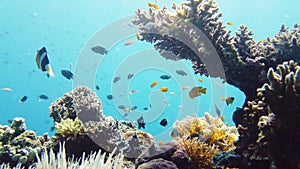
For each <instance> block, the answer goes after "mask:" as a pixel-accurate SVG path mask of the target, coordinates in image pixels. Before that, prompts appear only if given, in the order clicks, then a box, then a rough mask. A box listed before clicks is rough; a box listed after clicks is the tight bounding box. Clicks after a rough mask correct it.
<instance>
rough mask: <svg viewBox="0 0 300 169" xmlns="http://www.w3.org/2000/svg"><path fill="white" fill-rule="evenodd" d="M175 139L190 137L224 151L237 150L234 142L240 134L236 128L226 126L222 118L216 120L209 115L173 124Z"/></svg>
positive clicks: (189, 117)
mask: <svg viewBox="0 0 300 169" xmlns="http://www.w3.org/2000/svg"><path fill="white" fill-rule="evenodd" d="M171 136H172V137H173V138H175V139H176V138H178V137H184V136H186V137H189V138H197V140H198V141H200V142H206V143H208V144H215V145H218V146H219V148H220V149H221V150H222V151H231V150H233V149H235V146H234V142H235V141H236V140H238V137H239V134H238V131H237V129H236V128H235V127H233V126H231V127H229V126H228V125H225V124H224V123H223V121H222V119H220V118H218V117H217V118H214V117H213V116H211V115H210V114H209V113H205V116H204V117H192V116H187V117H186V118H185V119H183V120H181V121H176V122H175V123H174V124H173V130H172V132H171Z"/></svg>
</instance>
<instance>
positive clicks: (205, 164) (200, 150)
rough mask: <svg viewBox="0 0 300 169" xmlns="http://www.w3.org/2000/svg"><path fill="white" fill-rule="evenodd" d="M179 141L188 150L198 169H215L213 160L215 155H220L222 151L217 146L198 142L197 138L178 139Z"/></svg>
mask: <svg viewBox="0 0 300 169" xmlns="http://www.w3.org/2000/svg"><path fill="white" fill-rule="evenodd" d="M177 141H178V142H179V143H180V144H181V145H182V147H183V148H184V149H185V150H186V152H187V153H188V155H189V157H190V158H191V159H192V161H193V162H194V163H195V164H196V165H197V167H199V168H203V169H211V168H214V165H213V164H212V159H213V157H214V156H215V155H218V154H220V150H219V148H218V147H217V146H216V145H214V144H212V145H209V144H207V143H205V142H201V141H198V140H197V138H193V139H187V138H177Z"/></svg>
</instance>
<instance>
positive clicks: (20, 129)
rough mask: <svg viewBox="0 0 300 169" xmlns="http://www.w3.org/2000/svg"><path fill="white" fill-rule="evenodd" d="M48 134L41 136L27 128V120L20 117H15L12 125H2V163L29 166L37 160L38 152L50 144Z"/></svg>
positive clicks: (0, 135) (0, 132)
mask: <svg viewBox="0 0 300 169" xmlns="http://www.w3.org/2000/svg"><path fill="white" fill-rule="evenodd" d="M47 136H48V135H47V134H45V137H44V138H40V137H37V136H36V134H35V132H34V131H32V130H26V124H25V120H24V119H23V118H20V117H16V118H14V119H13V121H12V123H11V126H10V127H9V126H2V125H0V164H2V163H6V164H7V165H9V166H17V165H18V166H19V167H21V166H23V167H28V166H29V165H31V164H32V163H34V162H35V160H36V158H35V157H36V155H37V153H38V154H40V153H41V151H42V150H43V149H44V148H48V145H50V144H49V142H51V141H50V140H49V139H48V137H47Z"/></svg>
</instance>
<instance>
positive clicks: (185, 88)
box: [182, 86, 190, 90]
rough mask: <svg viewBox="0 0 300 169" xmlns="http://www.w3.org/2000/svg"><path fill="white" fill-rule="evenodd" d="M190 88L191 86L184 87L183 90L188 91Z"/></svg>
mask: <svg viewBox="0 0 300 169" xmlns="http://www.w3.org/2000/svg"><path fill="white" fill-rule="evenodd" d="M189 88H190V86H183V87H182V90H187V89H189Z"/></svg>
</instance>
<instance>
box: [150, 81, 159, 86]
mask: <svg viewBox="0 0 300 169" xmlns="http://www.w3.org/2000/svg"><path fill="white" fill-rule="evenodd" d="M157 84H158V82H157V81H154V82H152V83H151V85H150V87H151V88H153V87H154V86H156V85H157Z"/></svg>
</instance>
